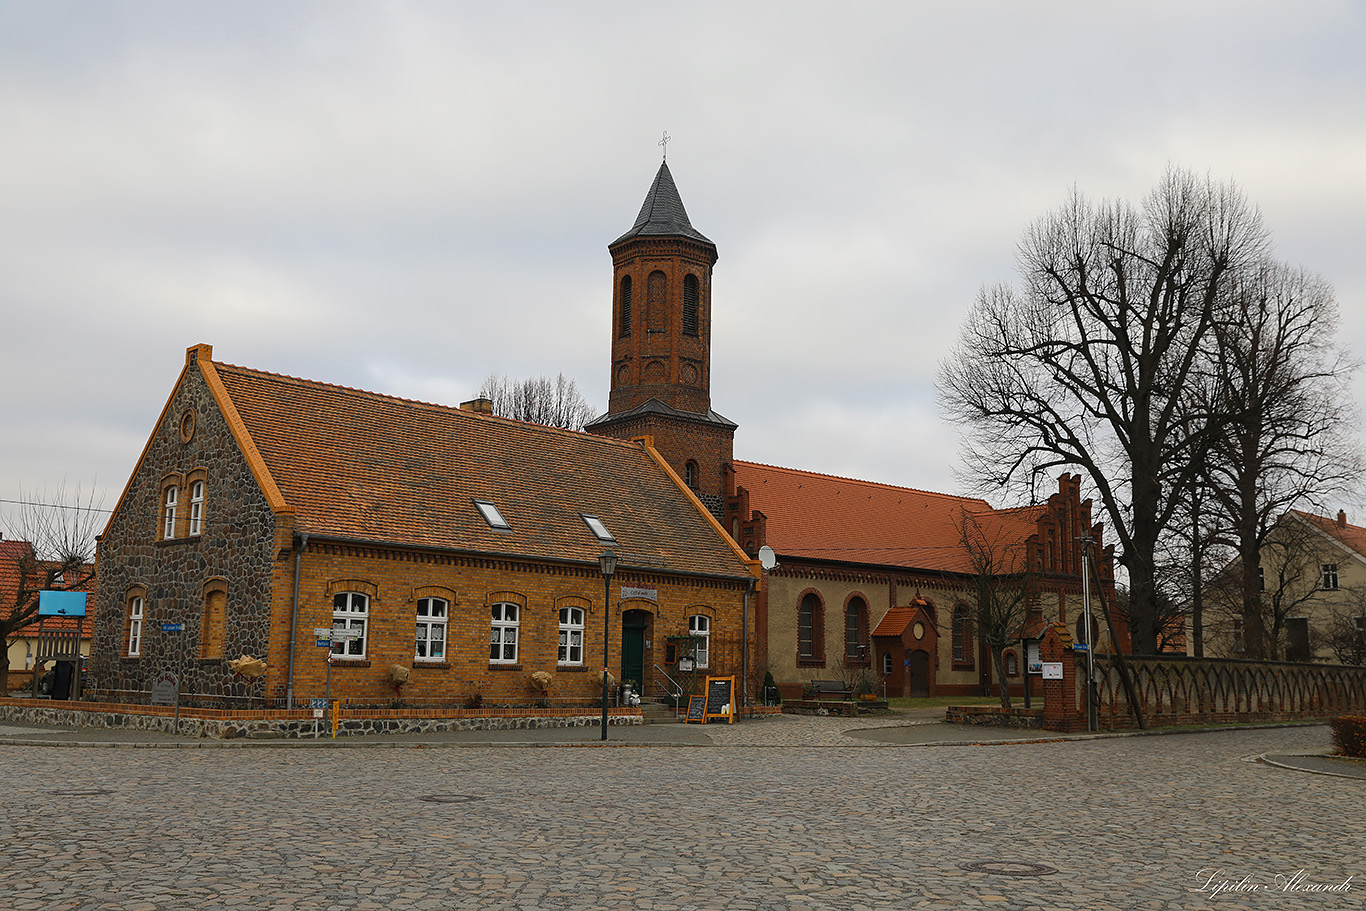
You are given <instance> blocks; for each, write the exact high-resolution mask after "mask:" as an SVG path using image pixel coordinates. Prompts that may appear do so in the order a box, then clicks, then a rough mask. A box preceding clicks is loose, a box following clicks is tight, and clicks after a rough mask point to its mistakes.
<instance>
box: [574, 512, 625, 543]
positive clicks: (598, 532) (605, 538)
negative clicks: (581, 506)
mask: <svg viewBox="0 0 1366 911" xmlns="http://www.w3.org/2000/svg"><path fill="white" fill-rule="evenodd" d="M579 517H580V518H582V519H583V521H584V524H585V525H587V526H588V530H589V531H591V532H592V533H593V537H595V538H597V539H598V540H599V541H602V542H603V543H604V544H615V543H617V539H616V538H614V537H612V533H611V532H610V531H608V530H607V526H606V525H603V524H602V519H599V518H598V517H597V516H590V515H588V514H587V513H584V512H581V513H579Z"/></svg>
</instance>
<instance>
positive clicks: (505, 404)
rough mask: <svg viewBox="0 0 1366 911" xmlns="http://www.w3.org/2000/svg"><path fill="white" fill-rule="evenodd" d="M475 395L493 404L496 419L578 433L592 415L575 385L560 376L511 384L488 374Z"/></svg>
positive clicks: (543, 377)
mask: <svg viewBox="0 0 1366 911" xmlns="http://www.w3.org/2000/svg"><path fill="white" fill-rule="evenodd" d="M479 395H480V396H481V397H483V398H486V399H489V400H490V401H491V402H493V413H494V414H496V415H498V416H499V417H505V418H513V419H515V420H518V421H528V422H530V423H532V424H545V425H546V426H548V427H564V428H567V429H569V430H582V429H583V425H584V424H586V423H588V422H589V421H590V420H592V418H593V415H594V414H595V413H596V412H595V411H594V409H593V406H592V405H590V404H589V403H588V400H587V399H585V398H584V397H583V393H581V392H579V387H578V385H577V384H576V383H575V382H574V381H573V380H571V379H568V378H567V377H565V375H564V374H563V373H561V374H558V375H556V377H555V378H554V379H553V380H552V379H551V378H550V377H548V376H536V377H530V378H528V379H522V380H513V379H508V378H507V377H506V376H499V375H497V374H489V376H488V377H487V378H486V379H485V380H484V382H483V383H482V384H481V385H480V387H479Z"/></svg>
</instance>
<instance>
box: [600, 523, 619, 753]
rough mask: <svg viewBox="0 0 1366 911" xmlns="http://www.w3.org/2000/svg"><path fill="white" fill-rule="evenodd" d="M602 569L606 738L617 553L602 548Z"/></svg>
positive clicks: (603, 698)
mask: <svg viewBox="0 0 1366 911" xmlns="http://www.w3.org/2000/svg"><path fill="white" fill-rule="evenodd" d="M598 568H599V569H601V570H602V739H603V740H606V739H607V663H608V662H607V647H608V644H609V639H610V635H609V628H610V627H611V625H612V576H613V575H614V574H615V573H616V571H617V555H616V554H615V553H613V552H612V551H610V550H604V551H603V552H602V555H601V556H600V557H598Z"/></svg>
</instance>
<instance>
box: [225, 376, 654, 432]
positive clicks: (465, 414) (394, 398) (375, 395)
mask: <svg viewBox="0 0 1366 911" xmlns="http://www.w3.org/2000/svg"><path fill="white" fill-rule="evenodd" d="M211 363H213V365H214V366H215V367H217V368H219V369H224V368H226V369H228V370H235V371H238V372H240V373H252V374H256V375H257V376H262V377H268V378H270V379H274V380H285V381H288V382H292V383H301V384H304V385H308V386H322V387H325V388H328V389H336V390H338V391H340V392H347V393H353V394H356V395H362V396H368V397H369V398H372V399H382V400H384V401H389V402H401V403H403V404H405V405H416V406H418V407H420V408H432V409H435V410H437V411H443V412H449V413H450V414H455V415H460V416H461V417H462V418H472V419H476V420H492V421H499V422H502V423H505V424H510V425H512V426H516V427H524V428H527V429H529V430H534V431H546V432H549V433H552V434H555V435H567V436H570V437H573V438H574V439H584V440H600V441H602V442H605V443H610V444H613V445H618V446H626V447H630V448H635V444H634V443H631V442H629V441H627V440H618V439H614V438H612V437H600V436H598V435H597V434H593V433H585V432H584V431H582V430H570V429H568V428H566V427H552V426H550V425H549V424H537V423H536V422H534V421H519V420H517V419H516V418H508V417H503V416H501V415H496V414H479V413H478V412H474V411H466V410H464V409H463V408H461V407H460V406H458V405H443V404H441V403H440V402H425V401H423V400H421V399H410V398H404V397H403V396H401V395H390V394H388V393H384V392H374V391H371V390H369V389H361V388H360V387H358V386H343V385H342V384H341V383H329V382H327V381H326V380H310V379H308V378H306V377H301V376H291V375H290V374H287V373H276V372H274V371H272V370H261V369H260V368H257V367H244V366H242V365H240V364H227V363H224V362H222V361H212V362H211Z"/></svg>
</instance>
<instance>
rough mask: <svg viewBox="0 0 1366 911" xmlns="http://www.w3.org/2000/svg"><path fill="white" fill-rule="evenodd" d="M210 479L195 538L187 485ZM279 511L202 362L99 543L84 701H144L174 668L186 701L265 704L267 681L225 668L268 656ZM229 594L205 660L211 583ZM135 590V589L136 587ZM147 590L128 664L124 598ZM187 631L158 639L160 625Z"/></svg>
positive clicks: (188, 375)
mask: <svg viewBox="0 0 1366 911" xmlns="http://www.w3.org/2000/svg"><path fill="white" fill-rule="evenodd" d="M168 476H174V477H175V479H176V480H177V482H178V486H179V503H178V513H179V516H180V518H181V521H180V523H179V526H178V530H177V535H176V537H174V538H171V539H164V535H163V532H164V526H163V515H162V504H163V496H164V494H163V490H164V484H165V482H166V479H167V478H168ZM195 478H202V479H203V480H204V482H205V502H204V513H203V524H202V528H201V529H200V533H199V534H197V535H190V534H189V531H190V528H189V524H188V516H189V508H190V503H189V499H190V494H189V483H190V482H191V481H192V480H194V479H195ZM274 535H275V516H274V514H273V513H272V511H271V510H270V507H269V506H268V505H267V502H266V499H265V496H264V495H263V494H262V492H261V490H260V488H259V487H258V486H257V484H256V480H255V478H254V477H253V475H252V472H251V469H250V467H249V466H248V464H247V461H246V459H245V458H244V457H243V455H242V453H241V451H240V450H239V449H238V447H237V443H236V441H235V440H234V438H233V436H232V432H231V431H230V430H229V428H228V423H227V421H226V420H225V418H224V416H223V413H222V412H221V411H220V410H219V408H218V405H217V403H216V402H215V401H214V399H213V395H212V393H211V392H210V390H209V388H208V385H207V383H206V382H205V380H204V378H203V376H202V374H201V373H200V370H199V367H198V364H197V363H191V364H189V366H188V367H187V369H186V370H185V372H184V373H183V374H182V375H181V379H180V382H179V384H178V386H177V388H176V390H175V392H174V395H173V397H172V400H171V403H170V406H169V407H168V408H167V409H166V412H165V414H164V415H162V418H161V423H160V424H159V425H158V426H157V427H156V428H155V430H154V431H153V433H152V438H151V441H150V442H149V444H148V447H147V451H146V454H145V455H144V457H143V459H142V461H141V462H140V463H139V464H138V465H137V466H136V468H135V470H134V474H133V478H132V481H131V483H130V484H129V488H128V492H127V495H126V497H125V499H124V500H123V501H122V502H121V503H120V505H119V506H118V509H117V512H116V513H115V514H114V516H113V520H112V522H111V524H110V526H109V528H108V530H107V532H106V533H105V534H104V535H103V536H102V538H101V539H100V542H99V548H98V562H99V582H100V587H99V599H100V601H99V610H98V611H97V612H96V618H95V626H94V630H93V640H92V643H91V658H90V676H89V682H88V684H87V688H86V693H87V695H88V696H89V697H91V698H94V699H98V700H104V701H114V702H124V703H136V702H145V701H148V699H149V698H150V690H151V683H152V680H153V679H155V678H156V676H157V675H158V674H160V673H161V672H163V671H167V670H169V671H171V672H172V673H174V674H176V676H177V677H178V678H179V680H180V692H181V700H182V704H185V703H189V704H194V703H200V704H204V705H210V704H214V703H215V701H216V700H220V699H222V698H223V697H239V698H240V697H259V696H261V695H262V694H263V685H262V683H261V682H260V681H255V682H253V681H249V680H246V679H244V678H236V679H234V676H233V674H232V671H231V670H230V669H229V668H228V665H227V661H228V660H229V659H233V658H237V657H239V656H241V655H244V654H245V655H252V656H255V657H264V656H265V655H266V654H267V642H268V636H269V626H270V599H271V565H272V561H273V559H274V553H273V550H274ZM215 583H217V584H221V585H223V586H224V587H225V589H226V593H227V598H226V613H225V618H224V624H223V627H222V629H221V632H218V634H217V635H218V636H220V637H221V640H220V641H221V649H220V648H219V647H218V646H217V643H215V644H214V647H213V648H211V649H209V650H208V651H209V652H210V653H213V652H218V653H219V654H218V656H216V657H212V658H207V657H203V652H204V651H205V649H204V646H203V628H202V621H203V619H204V605H205V594H206V586H209V585H211V584H215ZM139 587H140V588H139ZM143 589H145V615H144V618H143V627H142V629H143V635H142V643H141V650H140V652H141V653H140V655H139V656H137V657H128V656H127V649H128V627H127V622H128V610H127V605H128V598H129V594H130V592H133V591H135V590H143ZM168 623H169V624H180V625H181V627H182V629H181V631H179V632H163V631H162V624H168Z"/></svg>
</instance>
